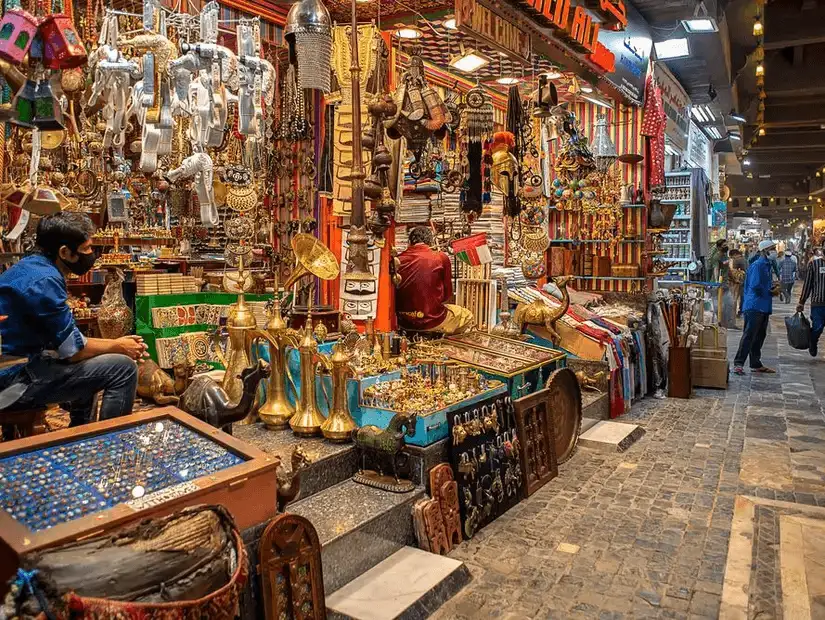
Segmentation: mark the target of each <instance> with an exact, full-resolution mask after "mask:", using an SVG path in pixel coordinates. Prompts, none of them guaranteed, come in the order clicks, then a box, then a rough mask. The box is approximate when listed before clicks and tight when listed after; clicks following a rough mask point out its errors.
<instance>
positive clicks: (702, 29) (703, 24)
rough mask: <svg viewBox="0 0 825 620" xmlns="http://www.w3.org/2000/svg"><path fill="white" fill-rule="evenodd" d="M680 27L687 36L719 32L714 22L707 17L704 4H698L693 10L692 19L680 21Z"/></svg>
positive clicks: (706, 9)
mask: <svg viewBox="0 0 825 620" xmlns="http://www.w3.org/2000/svg"><path fill="white" fill-rule="evenodd" d="M682 26H684V28H685V32H687V33H688V34H705V33H708V32H716V31H718V30H719V26H717V25H716V20H715V19H713V18H712V17H711V16H710V15H708V8H707V7H706V6H705V3H704V2H700V3H699V4H697V5H696V8H695V9H693V17H691V18H690V19H683V20H682Z"/></svg>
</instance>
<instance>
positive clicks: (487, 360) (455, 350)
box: [439, 340, 545, 379]
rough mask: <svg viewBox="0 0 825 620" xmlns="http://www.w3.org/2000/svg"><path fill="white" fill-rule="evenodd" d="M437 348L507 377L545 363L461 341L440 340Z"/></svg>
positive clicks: (460, 359) (477, 366) (451, 355)
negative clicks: (480, 347) (526, 359)
mask: <svg viewBox="0 0 825 620" xmlns="http://www.w3.org/2000/svg"><path fill="white" fill-rule="evenodd" d="M439 349H440V350H441V351H442V352H443V353H444V355H446V356H447V357H449V358H451V359H454V360H458V361H459V362H464V363H465V364H470V365H471V366H475V367H476V368H480V369H481V370H485V371H487V372H490V373H494V374H496V375H499V376H502V377H505V378H507V379H510V378H512V377H515V376H516V375H519V374H521V373H524V372H529V371H531V370H535V369H536V368H539V367H540V366H542V365H543V364H544V363H545V362H531V361H527V363H525V360H524V359H518V358H516V357H511V356H509V355H504V354H502V353H501V352H498V351H490V350H488V349H479V348H476V347H472V346H470V345H468V344H466V343H463V342H452V341H448V340H444V341H442V342H440V343H439Z"/></svg>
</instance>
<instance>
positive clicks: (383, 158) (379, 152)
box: [372, 144, 392, 172]
mask: <svg viewBox="0 0 825 620" xmlns="http://www.w3.org/2000/svg"><path fill="white" fill-rule="evenodd" d="M372 165H373V167H374V168H375V170H376V171H378V172H386V171H387V170H389V169H390V166H391V165H392V153H390V150H389V149H388V148H387V147H386V145H384V144H381V145H379V146H378V148H377V149H376V150H375V155H374V156H373V158H372Z"/></svg>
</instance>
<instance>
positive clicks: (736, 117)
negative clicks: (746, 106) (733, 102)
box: [728, 110, 748, 123]
mask: <svg viewBox="0 0 825 620" xmlns="http://www.w3.org/2000/svg"><path fill="white" fill-rule="evenodd" d="M728 116H729V117H730V118H732V119H733V120H735V121H736V122H737V123H747V122H748V119H746V118H745V117H744V116H743V115H741V114H739V112H737V111H736V110H731V111H730V114H728Z"/></svg>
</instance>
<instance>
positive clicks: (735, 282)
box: [728, 249, 748, 317]
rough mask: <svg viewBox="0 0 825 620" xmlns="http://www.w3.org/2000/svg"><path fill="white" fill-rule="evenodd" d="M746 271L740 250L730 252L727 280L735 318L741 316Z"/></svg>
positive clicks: (745, 263)
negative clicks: (731, 293) (731, 295)
mask: <svg viewBox="0 0 825 620" xmlns="http://www.w3.org/2000/svg"><path fill="white" fill-rule="evenodd" d="M747 271H748V261H747V260H746V259H745V257H744V256H743V255H742V251H741V250H737V249H733V250H731V251H730V271H729V272H728V279H729V280H730V282H731V291H733V300H734V304H735V308H736V316H737V317H738V316H742V297H743V295H742V288H743V286H744V284H745V274H746V273H747Z"/></svg>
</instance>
